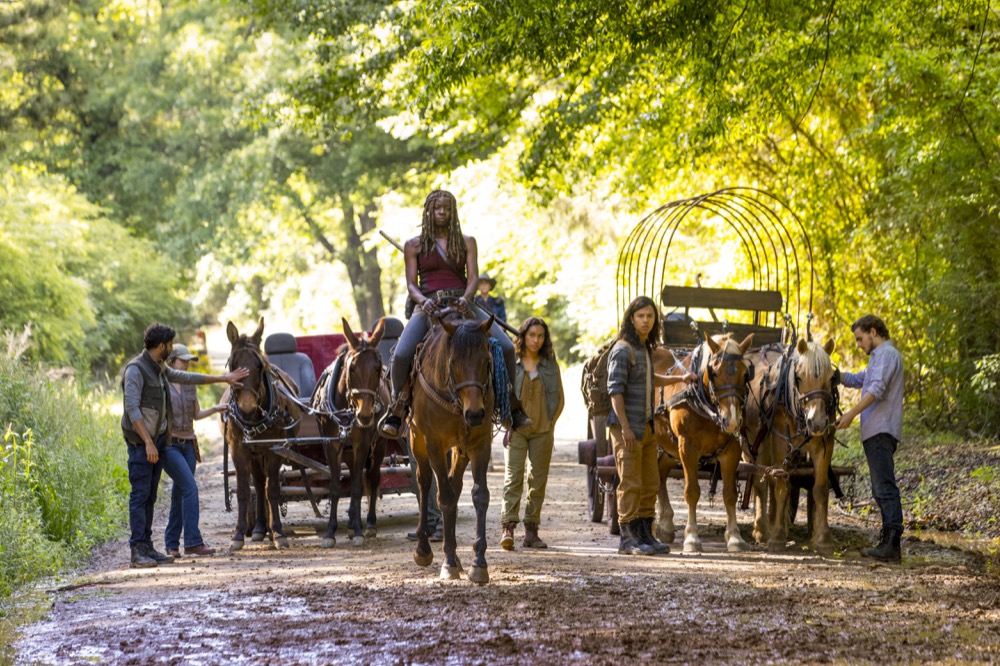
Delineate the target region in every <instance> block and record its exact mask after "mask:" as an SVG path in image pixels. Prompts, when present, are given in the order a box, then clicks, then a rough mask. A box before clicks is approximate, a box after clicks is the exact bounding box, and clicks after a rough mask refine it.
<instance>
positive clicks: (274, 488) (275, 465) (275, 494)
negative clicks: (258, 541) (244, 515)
mask: <svg viewBox="0 0 1000 666" xmlns="http://www.w3.org/2000/svg"><path fill="white" fill-rule="evenodd" d="M268 457H269V458H270V459H269V460H265V462H266V464H267V469H266V473H267V508H268V514H269V517H270V520H271V523H270V528H271V538H272V539H273V540H274V547H275V548H277V549H279V550H281V549H283V548H288V537H286V536H285V532H284V530H283V529H282V527H281V507H280V504H281V464H282V463H281V458H279V457H278V456H276V455H274V454H270V455H269V456H268Z"/></svg>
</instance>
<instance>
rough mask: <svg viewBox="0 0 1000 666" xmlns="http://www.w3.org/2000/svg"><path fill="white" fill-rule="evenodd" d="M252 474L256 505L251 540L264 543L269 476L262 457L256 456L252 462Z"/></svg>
mask: <svg viewBox="0 0 1000 666" xmlns="http://www.w3.org/2000/svg"><path fill="white" fill-rule="evenodd" d="M250 473H251V475H252V476H253V490H254V504H255V509H254V513H253V517H254V518H253V521H252V522H253V526H252V527H251V529H252V530H253V531H252V532H251V536H250V538H251V539H252V540H253V541H263V540H264V537H265V536H267V475H266V473H265V471H264V464H263V462H261V459H260V456H254V458H253V459H252V460H251V461H250Z"/></svg>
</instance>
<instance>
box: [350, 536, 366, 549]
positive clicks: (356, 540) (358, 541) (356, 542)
mask: <svg viewBox="0 0 1000 666" xmlns="http://www.w3.org/2000/svg"><path fill="white" fill-rule="evenodd" d="M351 545H352V546H354V547H355V548H360V547H361V546H363V545H365V538H364V537H363V536H356V537H351Z"/></svg>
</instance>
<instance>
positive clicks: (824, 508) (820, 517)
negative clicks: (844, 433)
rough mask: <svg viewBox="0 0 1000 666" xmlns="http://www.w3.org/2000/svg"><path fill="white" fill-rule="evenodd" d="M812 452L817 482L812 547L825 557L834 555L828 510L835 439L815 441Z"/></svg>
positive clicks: (814, 492)
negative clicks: (831, 461) (831, 460)
mask: <svg viewBox="0 0 1000 666" xmlns="http://www.w3.org/2000/svg"><path fill="white" fill-rule="evenodd" d="M814 442H815V444H814V445H813V450H812V459H813V470H814V472H815V474H816V481H815V483H814V484H813V487H812V497H813V505H814V507H815V508H814V514H813V520H812V545H813V548H814V549H815V550H816V552H817V553H819V554H820V555H822V556H824V557H829V556H830V555H833V535H832V534H831V533H830V524H829V522H828V520H829V519H828V509H829V504H830V477H829V472H830V458H831V457H832V455H833V437H832V436H829V437H824V438H823V439H818V440H814Z"/></svg>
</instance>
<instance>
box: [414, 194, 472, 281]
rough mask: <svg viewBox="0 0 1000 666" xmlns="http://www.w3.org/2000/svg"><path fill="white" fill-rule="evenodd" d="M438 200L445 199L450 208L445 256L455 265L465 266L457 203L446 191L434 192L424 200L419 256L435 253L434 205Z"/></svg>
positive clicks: (463, 237)
mask: <svg viewBox="0 0 1000 666" xmlns="http://www.w3.org/2000/svg"><path fill="white" fill-rule="evenodd" d="M439 199H445V200H447V201H448V203H449V204H450V206H451V223H450V227H449V229H448V249H447V250H445V254H446V255H447V256H448V258H449V259H451V260H452V261H453V262H454V263H455V264H456V265H458V266H462V265H464V264H465V236H463V235H462V224H461V223H460V222H459V221H458V203H457V202H456V201H455V195H454V194H452V193H451V192H448V191H446V190H434V191H433V192H431V193H430V194H428V195H427V198H426V199H425V200H424V217H423V220H422V222H421V225H420V254H428V253H430V252H436V250H435V249H434V244H435V242H436V241H435V240H434V204H435V203H437V201H438V200H439Z"/></svg>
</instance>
